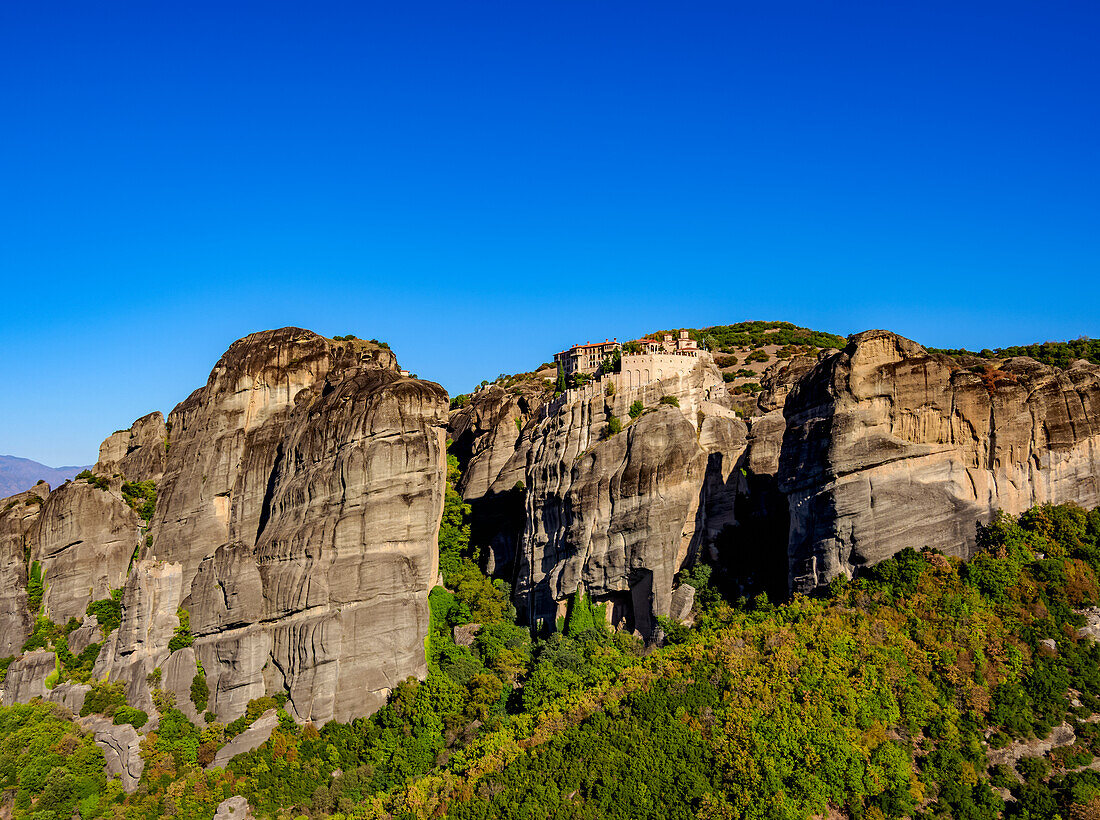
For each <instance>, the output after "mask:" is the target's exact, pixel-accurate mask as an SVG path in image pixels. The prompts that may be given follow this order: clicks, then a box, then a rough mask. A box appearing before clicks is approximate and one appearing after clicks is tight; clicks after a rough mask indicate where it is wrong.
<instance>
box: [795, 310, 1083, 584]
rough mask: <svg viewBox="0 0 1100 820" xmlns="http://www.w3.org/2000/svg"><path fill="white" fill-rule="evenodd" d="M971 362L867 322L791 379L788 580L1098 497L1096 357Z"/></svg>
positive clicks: (824, 576) (839, 570)
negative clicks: (1062, 364) (1064, 361)
mask: <svg viewBox="0 0 1100 820" xmlns="http://www.w3.org/2000/svg"><path fill="white" fill-rule="evenodd" d="M976 370H978V371H979V372H972V371H971V370H970V369H966V368H963V367H962V366H961V365H959V364H958V363H957V362H956V361H955V360H953V359H951V358H949V357H947V356H943V355H934V354H930V353H929V352H928V351H926V350H925V349H924V348H922V347H921V346H920V345H918V344H916V343H915V342H912V341H910V340H908V339H904V338H902V337H900V336H898V335H896V334H894V333H890V332H887V331H881V330H874V331H867V332H865V333H860V334H857V335H855V336H853V337H852V338H851V339H850V341H849V343H848V346H847V347H846V348H845V349H844V350H843V351H841V352H840V353H838V354H836V355H833V356H830V357H828V358H825V359H824V360H822V361H821V362H819V363H818V364H817V365H816V366H815V367H814V368H813V369H812V370H811V371H810V372H809V373H807V374H806V375H805V376H804V377H803V378H802V379H801V380H800V381H798V383H797V384H796V385H795V386H794V387H793V389H792V390H791V392H790V395H789V396H788V397H787V399H786V402H785V404H784V408H783V414H784V417H785V420H786V426H785V430H784V435H783V442H782V452H781V456H780V463H779V471H778V473H779V488H780V490H781V491H782V492H783V493H784V494H785V495H786V496H787V499H788V504H789V511H790V531H789V540H788V549H789V555H788V561H789V568H790V569H789V572H790V578H789V581H790V587H791V589H793V590H796V591H798V590H801V591H805V590H809V589H812V588H814V587H816V586H818V585H821V584H824V583H827V582H828V581H829V579H830V578H832V577H834V576H836V575H838V574H845V575H852V574H854V573H856V572H858V570H859V569H860V568H861V567H864V566H867V565H870V564H873V563H875V562H877V561H880V560H882V559H884V558H888V557H890V556H891V555H893V554H894V553H896V552H897V551H899V550H900V549H902V548H904V547H914V548H918V549H919V548H921V547H924V546H928V547H934V548H937V549H942V550H944V551H946V552H949V553H952V554H956V555H962V556H967V555H969V553H970V551H971V550H972V549H973V545H974V541H975V523H976V522H979V521H988V519H989V518H990V517H991V516H992V515H993V513H994V511H995V510H998V509H1001V510H1005V511H1007V512H1009V513H1019V512H1022V511H1023V510H1025V509H1027V508H1028V507H1030V506H1032V505H1034V504H1040V503H1045V502H1051V503H1061V502H1065V501H1075V502H1077V503H1079V504H1081V505H1083V506H1089V507H1091V506H1095V505H1097V504H1100V368H1097V367H1096V366H1094V365H1090V364H1087V363H1084V362H1079V363H1077V364H1075V365H1074V366H1072V367H1070V368H1069V369H1067V370H1064V371H1063V370H1060V369H1058V368H1054V367H1048V366H1045V365H1042V364H1039V363H1037V362H1035V361H1033V360H1031V359H1009V360H1007V361H1004V362H1002V363H1000V364H999V365H997V366H996V367H993V366H987V367H984V368H976Z"/></svg>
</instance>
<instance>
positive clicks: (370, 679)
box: [104, 328, 447, 722]
mask: <svg viewBox="0 0 1100 820" xmlns="http://www.w3.org/2000/svg"><path fill="white" fill-rule="evenodd" d="M446 408H447V398H446V393H445V392H444V391H443V389H442V388H441V387H439V386H438V385H435V384H432V383H430V382H421V381H417V380H414V379H408V378H403V377H402V376H401V374H400V371H399V370H398V369H397V362H396V359H395V357H394V356H393V354H392V353H391V352H390V351H389V350H388V349H386V348H383V347H380V346H378V345H376V344H373V343H369V342H360V341H357V340H353V341H347V342H335V341H332V340H328V339H325V338H323V337H321V336H318V335H316V334H314V333H310V332H308V331H304V330H300V329H297V328H284V329H282V330H276V331H267V332H264V333H255V334H252V335H251V336H248V337H246V338H244V339H242V340H240V341H239V342H236V343H235V344H233V346H231V347H230V349H229V350H228V351H227V352H226V354H225V355H224V356H223V357H222V358H221V360H220V361H219V362H218V364H217V365H216V366H215V368H214V370H213V372H212V373H211V375H210V379H209V380H208V382H207V384H206V386H205V387H203V388H201V389H199V390H197V391H195V392H194V393H193V394H192V395H191V396H190V397H189V398H188V399H187V400H186V401H184V402H183V403H182V404H180V405H179V406H178V407H177V408H176V409H175V410H173V411H172V413H171V414H170V415H169V418H168V423H167V428H168V429H169V430H170V431H171V432H170V438H169V448H168V457H167V461H166V463H165V468H164V475H163V478H162V480H161V482H160V495H159V498H158V504H157V511H156V515H155V517H154V519H153V522H152V537H153V543H152V546H151V548H150V549H149V550H148V551H147V556H146V557H147V559H148V561H150V562H155V565H156V566H158V567H164V568H172V567H174V568H175V569H170V570H169V569H162V570H158V571H157V573H154V574H150V573H149V572H138V573H134V575H133V576H132V577H131V582H130V584H129V585H128V586H127V590H126V594H125V596H124V598H123V603H124V613H125V615H126V616H128V615H129V613H130V610H131V608H132V607H134V608H136V612H135V615H134V619H133V620H134V623H133V624H131V623H130V622H129V621H128V620H127V618H126V617H124V623H123V629H122V630H120V636H119V640H118V642H117V648H116V649H115V651H114V654H113V655H112V656H109V657H107V658H106V660H105V661H104V663H105V665H106V666H114V667H120V666H125V667H127V668H128V667H129V666H131V665H132V664H133V663H134V662H135V661H134V660H131V659H128V658H127V657H126V654H127V653H129V654H130V655H134V654H135V649H134V647H135V646H137V645H139V644H140V643H141V642H139V641H138V640H137V639H136V638H135V639H133V640H130V639H127V638H126V637H125V634H124V633H126V630H128V629H129V630H131V631H133V632H134V634H135V635H140V634H155V635H156V637H155V639H151V640H150V641H149V646H150V647H151V649H152V652H151V654H150V653H145V652H144V651H143V650H139V651H137V657H142V656H144V655H148V659H147V660H143V661H142V663H143V665H144V666H149V665H151V664H152V665H160V664H161V663H162V661H163V660H164V658H165V657H166V656H167V651H166V649H167V637H170V632H169V633H168V634H167V637H166V635H165V632H164V628H159V629H158V628H154V626H153V624H152V623H151V620H150V619H155V618H156V617H157V615H156V613H158V612H159V613H160V614H161V615H163V613H164V612H165V611H167V612H170V613H172V615H171V617H172V618H173V619H174V611H175V606H176V605H178V606H181V607H182V608H184V609H186V610H188V611H189V614H190V628H191V631H192V633H193V634H194V636H195V644H194V651H195V654H196V655H197V657H198V659H199V661H200V662H201V663H202V665H203V667H204V669H205V672H206V676H207V680H208V682H209V686H210V690H211V696H210V706H209V708H210V709H211V710H212V711H214V712H216V713H217V714H218V716H219V718H220V719H223V720H227V719H232V718H234V717H236V716H237V715H239V714H241V713H242V712H243V710H244V707H245V706H246V705H247V702H248V700H249V699H251V698H255V697H258V696H261V695H263V694H267V693H271V692H276V691H286V692H287V693H288V695H289V698H290V700H289V702H288V707H289V708H290V709H291V711H292V712H293V713H295V714H296V715H297V716H298V717H299V718H300V719H302V720H306V719H311V720H314V721H317V722H324V721H327V720H331V719H333V718H336V719H340V720H348V719H350V718H352V717H355V716H358V715H362V714H367V713H369V712H371V711H373V710H374V709H375V708H377V707H378V706H379V705H381V703H383V702H384V700H385V697H386V694H387V692H388V690H389V689H390V688H392V687H393V686H394V685H396V683H397V682H399V681H400V680H402V679H403V678H405V677H407V676H409V675H418V676H421V677H422V676H423V675H424V674H426V671H427V670H426V668H425V661H424V648H423V640H424V636H425V634H426V633H427V618H428V614H427V593H428V590H429V589H430V587H431V585H432V583H434V580H435V577H436V574H437V561H438V556H437V552H436V536H437V530H438V526H439V518H440V515H441V513H442V505H443V487H444V478H445V469H446V463H445V453H444V449H445V448H444V445H445V442H444V432H443V427H444V424H445V421H446ZM147 438H148V440H150V441H152V440H153V439H154V438H155V437H147ZM161 446H163V442H161ZM164 572H169V573H170V574H171V575H172V576H173V577H175V576H176V575H178V579H179V580H178V592H175V587H174V586H173V585H171V584H167V585H166V583H165V581H164V580H161V579H162V577H167V576H164ZM158 573H159V574H158ZM174 594H175V595H176V596H177V598H176V600H175V602H174V603H173V600H172V599H173V595H174ZM151 596H155V597H157V599H158V600H160V601H161V602H160V603H159V604H158V606H157V607H155V608H154V610H153V611H151V612H148V613H146V611H145V608H143V605H142V602H144V601H147V600H148V599H150V597H151ZM161 599H163V600H161ZM183 666H186V664H183ZM132 677H133V678H135V679H137V678H139V677H140V676H139V675H132ZM174 683H175V682H174Z"/></svg>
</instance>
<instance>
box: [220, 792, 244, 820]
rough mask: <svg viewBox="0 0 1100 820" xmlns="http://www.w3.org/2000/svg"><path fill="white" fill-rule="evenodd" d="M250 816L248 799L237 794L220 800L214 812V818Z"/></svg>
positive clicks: (226, 819)
mask: <svg viewBox="0 0 1100 820" xmlns="http://www.w3.org/2000/svg"><path fill="white" fill-rule="evenodd" d="M252 816H253V815H252V807H251V806H249V805H248V800H246V799H245V798H243V797H241V796H240V795H239V794H238V795H234V796H233V797H228V798H226V799H225V800H223V801H222V802H220V803H219V804H218V808H217V810H216V811H215V812H214V820H252Z"/></svg>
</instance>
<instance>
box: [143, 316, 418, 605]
mask: <svg viewBox="0 0 1100 820" xmlns="http://www.w3.org/2000/svg"><path fill="white" fill-rule="evenodd" d="M396 366H397V365H396V358H395V357H394V355H393V353H391V352H390V351H389V350H387V349H384V348H380V347H378V346H377V345H373V344H371V343H368V342H360V341H348V342H333V341H331V340H329V339H325V338H323V337H321V336H318V335H317V334H316V333H311V332H309V331H308V330H302V329H300V328H282V329H281V330H270V331H264V332H262V333H253V334H252V335H250V336H246V337H245V338H243V339H241V340H239V341H237V342H234V343H233V344H232V345H231V346H230V348H229V350H228V351H226V353H225V355H224V356H222V357H221V359H220V360H219V361H218V363H217V365H215V367H214V369H213V371H212V372H211V374H210V378H209V379H208V380H207V383H206V385H205V386H204V387H202V388H200V389H198V390H196V391H195V392H194V393H192V394H191V395H190V396H189V397H188V398H187V399H186V400H185V401H183V402H182V403H181V404H179V405H178V406H177V407H176V408H175V409H174V410H173V411H172V412H171V413H170V414H169V417H168V424H169V425H170V426H171V430H172V433H171V439H170V441H171V446H170V448H169V453H168V461H167V465H166V468H165V474H164V479H163V481H162V489H161V490H160V493H159V496H158V503H157V511H156V515H155V517H154V519H153V522H152V532H153V554H154V555H156V556H157V557H159V558H162V559H163V560H167V561H174V562H179V563H180V564H182V565H183V576H184V582H185V584H186V585H187V586H190V583H191V580H192V579H193V578H194V577H195V572H196V571H197V570H198V565H199V562H200V561H202V559H203V558H205V557H206V556H207V555H209V554H211V553H212V552H213V551H214V550H215V549H216V548H217V547H218V546H219V545H221V544H227V543H230V542H234V541H240V542H242V543H245V544H254V543H255V541H256V539H257V537H258V534H259V531H260V528H261V523H262V522H261V518H262V517H263V515H264V514H265V503H266V502H269V501H270V498H269V491H270V490H271V484H272V481H273V479H274V477H275V476H274V473H275V466H276V465H275V462H276V459H277V458H278V457H279V454H280V453H279V451H280V444H281V443H282V442H283V440H284V438H285V436H286V434H287V432H288V430H287V428H288V425H289V424H290V419H291V416H292V415H293V414H295V412H296V411H297V420H300V419H302V418H304V417H308V415H309V414H310V405H312V404H314V403H315V402H316V401H317V400H318V399H319V398H320V397H321V394H322V393H323V392H325V391H331V390H332V389H333V388H334V386H335V384H337V383H339V382H340V381H341V380H342V378H343V377H344V376H346V375H351V374H352V373H353V372H358V371H360V370H364V371H374V372H376V373H381V372H385V373H388V374H390V375H391V376H392V377H393V378H394V379H396V378H399V377H398V372H397V370H396Z"/></svg>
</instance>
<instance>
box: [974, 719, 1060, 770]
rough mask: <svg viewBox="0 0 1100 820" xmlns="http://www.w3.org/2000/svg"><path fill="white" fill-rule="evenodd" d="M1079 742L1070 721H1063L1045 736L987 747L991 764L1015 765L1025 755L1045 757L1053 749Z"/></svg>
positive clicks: (987, 754)
mask: <svg viewBox="0 0 1100 820" xmlns="http://www.w3.org/2000/svg"><path fill="white" fill-rule="evenodd" d="M1076 742H1077V733H1076V732H1075V731H1074V730H1073V727H1072V726H1070V725H1069V724H1068V723H1062V724H1060V725H1058V726H1055V727H1054V728H1053V729H1051V731H1050V734H1049V735H1047V736H1046V737H1045V738H1028V739H1026V740H1016V741H1013V742H1012V743H1009V744H1008V745H1007V746H1005V747H1003V748H1001V749H988V748H987V749H986V752H985V753H986V756H987V757H988V758H989V765H990V766H996V765H997V764H1002V765H1006V766H1015V765H1016V764H1017V763H1018V762H1019V761H1020V758H1023V757H1043V756H1044V755H1045V754H1047V752H1049V751H1051V750H1052V749H1057V748H1059V747H1061V746H1070V745H1072V744H1073V743H1076Z"/></svg>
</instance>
